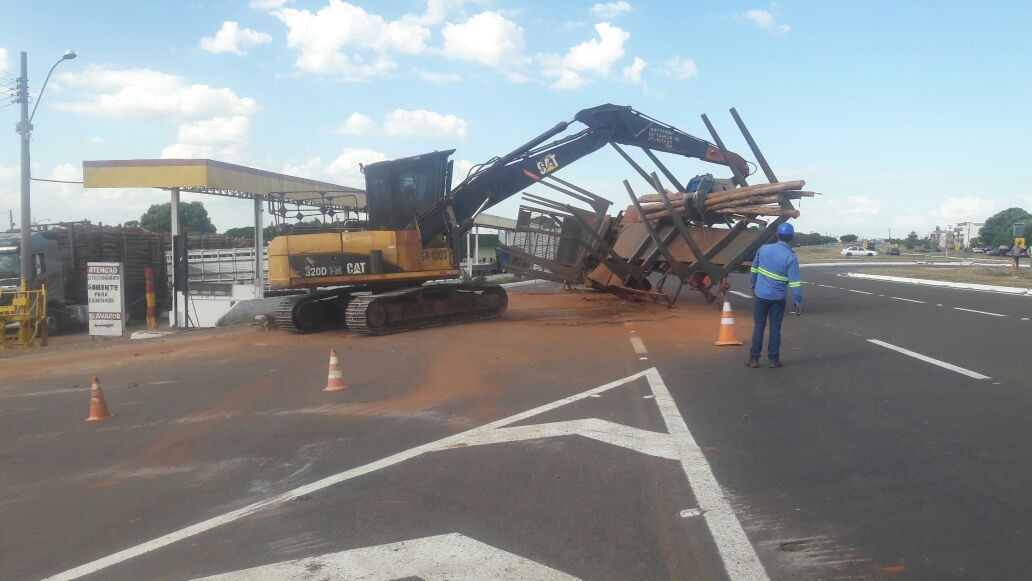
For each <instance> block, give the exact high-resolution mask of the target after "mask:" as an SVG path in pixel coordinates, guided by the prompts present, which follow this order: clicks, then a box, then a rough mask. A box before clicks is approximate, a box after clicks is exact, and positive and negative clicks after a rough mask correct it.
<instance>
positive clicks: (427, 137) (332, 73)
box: [0, 0, 1032, 237]
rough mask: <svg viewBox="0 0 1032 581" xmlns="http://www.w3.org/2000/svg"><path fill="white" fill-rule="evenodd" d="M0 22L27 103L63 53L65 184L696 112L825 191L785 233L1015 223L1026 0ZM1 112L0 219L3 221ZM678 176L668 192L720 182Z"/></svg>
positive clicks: (214, 10)
mask: <svg viewBox="0 0 1032 581" xmlns="http://www.w3.org/2000/svg"><path fill="white" fill-rule="evenodd" d="M4 12H5V15H4V16H5V17H4V19H3V21H2V22H0V85H2V86H4V87H7V86H9V85H11V84H12V81H11V79H13V77H16V76H17V75H18V58H19V56H18V55H19V52H20V51H23V50H24V51H26V52H28V54H29V78H30V89H31V90H32V91H33V92H35V91H38V89H39V85H40V83H41V82H42V79H43V77H44V76H45V74H46V71H47V70H48V69H49V67H50V65H52V64H53V63H54V62H55V61H56V60H57V59H59V58H60V56H61V54H62V53H63V52H64V50H66V49H69V48H71V49H74V50H76V51H77V52H78V54H79V57H78V58H77V59H75V60H73V61H68V62H65V63H63V64H61V65H60V66H59V67H58V69H57V71H56V72H55V74H54V78H53V79H51V82H50V85H49V86H48V87H47V89H46V94H45V95H44V98H43V100H42V102H41V104H40V106H39V111H38V112H37V116H36V119H35V132H34V135H33V146H32V147H33V172H34V176H35V177H47V178H55V179H67V180H75V179H79V178H80V176H81V163H82V161H83V160H90V159H126V158H156V157H211V158H214V159H221V160H226V161H232V162H237V163H242V164H245V165H251V166H255V167H260V168H263V169H268V170H272V171H284V172H287V173H293V174H297V175H304V176H308V177H313V178H318V179H326V180H329V181H333V182H336V183H342V184H344V185H351V186H358V187H361V186H362V182H361V176H360V175H359V174H358V167H357V164H358V163H359V162H372V161H377V160H380V159H389V158H394V157H401V156H407V155H414V154H418V153H422V152H425V151H431V150H435V149H437V150H441V149H452V148H455V149H457V152H456V154H455V159H456V160H457V164H458V165H459V167H468V166H469V165H470V164H472V163H476V162H480V161H484V160H487V159H489V158H491V157H492V156H494V155H499V154H503V153H506V152H508V151H510V150H511V149H513V148H514V147H516V146H518V145H519V144H521V143H523V142H525V141H526V140H527V139H529V138H531V137H533V136H535V135H537V134H538V133H540V132H542V131H544V130H545V129H547V128H549V127H551V126H552V125H554V124H555V123H557V122H558V121H561V120H568V119H570V118H572V116H573V115H574V114H575V113H576V112H577V111H578V110H580V109H582V108H585V107H590V106H594V105H598V104H602V103H616V104H626V105H632V106H634V107H635V108H636V109H638V110H640V111H642V112H644V113H646V114H648V115H650V116H652V117H656V118H658V119H661V120H663V121H665V122H668V123H670V124H673V125H675V126H677V127H679V128H681V129H683V130H685V131H687V132H689V133H692V134H695V135H698V136H700V137H705V138H707V139H708V135H707V133H706V130H705V127H704V126H703V125H702V123H701V121H700V119H699V114H700V113H707V114H708V115H709V116H710V118H711V119H712V120H713V121H714V123H715V124H716V125H717V128H718V130H719V131H720V132H721V134H722V136H723V137H724V139H725V141H726V142H727V144H728V146H729V147H730V148H731V149H733V150H736V151H739V152H740V153H743V154H747V152H748V148H747V146H746V145H745V143H744V142H743V141H742V139H741V138H740V137H739V136H738V135H737V133H736V131H735V129H734V124H733V122H732V121H731V118H730V116H729V115H728V114H727V109H728V108H729V107H732V106H734V107H736V108H737V109H738V111H739V112H740V113H741V114H742V116H743V117H744V119H745V121H746V123H747V124H748V125H749V127H750V129H751V130H752V133H753V135H754V136H755V137H756V139H757V141H758V142H759V144H760V146H761V148H762V149H763V150H764V152H765V154H766V156H767V158H768V160H769V161H770V162H771V164H772V165H773V167H774V169H775V171H776V172H777V174H778V177H779V178H780V179H783V180H785V179H800V178H801V179H805V180H807V189H813V190H816V191H819V192H822V193H824V194H825V196H824V197H822V198H819V199H816V200H805V201H803V204H802V208H801V209H802V217H801V218H800V219H799V220H797V221H796V226H797V228H798V229H801V230H804V231H813V230H816V231H819V232H822V233H831V234H835V235H839V234H845V233H850V232H855V233H858V234H860V235H862V236H871V237H875V236H885V235H887V234H888V233H889V230H890V229H891V231H892V234H893V235H903V234H905V233H906V232H907V231H909V230H911V229H916V230H917V231H918V232H919V233H924V232H927V231H928V230H930V229H931V228H932V227H933V226H935V225H937V224H941V225H944V224H952V223H956V222H959V221H968V220H971V221H981V220H983V219H984V218H986V217H987V216H989V215H990V214H992V213H993V212H995V211H998V210H1000V209H1003V208H1007V207H1010V206H1014V205H1018V206H1023V207H1025V208H1029V209H1032V189H1030V188H1029V186H1028V184H1029V183H1032V179H1030V178H1032V175H1030V174H1032V170H1030V169H1029V164H1027V163H1026V162H1025V159H1024V158H1025V156H1026V149H1027V147H1026V146H1027V142H1028V138H1027V131H1028V127H1029V103H1030V101H1032V99H1030V97H1032V76H1030V75H1029V74H1028V73H1029V69H1030V65H1032V43H1030V42H1029V41H1027V40H1026V35H1027V31H1028V28H1029V25H1030V24H1032V7H1030V6H1029V5H1028V4H1027V3H1023V2H977V3H976V2H949V3H944V2H892V1H868V2H826V1H792V0H786V1H783V2H778V3H765V2H739V1H727V2H648V3H646V2H634V1H631V0H628V1H625V2H603V3H596V2H533V1H522V2H519V1H509V0H482V1H462V0H431V1H429V2H427V1H415V0H412V1H400V2H351V3H349V2H343V1H338V0H295V1H293V2H289V1H288V2H282V1H277V0H251V1H248V0H235V1H205V0H197V1H193V2H156V1H154V2H146V1H140V0H136V1H131V2H130V1H106V2H89V1H77V2H76V1H70V0H55V1H53V2H23V3H8V4H7V5H6V6H5V8H4ZM7 103H8V99H7V95H6V93H5V94H4V95H3V96H2V99H0V117H2V118H3V119H5V120H6V123H5V126H6V127H8V129H9V133H8V134H7V135H8V137H7V138H6V139H0V212H3V214H5V215H6V213H7V210H9V209H10V210H14V213H15V215H16V216H17V213H18V206H17V203H18V163H19V162H18V160H19V148H18V137H17V135H16V134H15V133H14V131H13V125H14V123H15V122H16V121H17V116H18V111H17V107H16V106H6V107H4V106H3V105H6V104H7ZM746 157H750V158H751V155H746ZM671 165H672V166H673V167H675V168H676V169H677V171H678V173H679V174H681V175H684V176H685V181H687V178H688V177H691V176H692V175H695V174H697V173H706V172H713V173H715V174H717V175H720V176H723V175H724V174H725V173H726V172H723V171H721V169H722V168H720V167H719V166H713V165H709V164H704V163H702V162H697V161H681V160H675V161H673V162H672V163H671ZM560 177H563V178H564V179H568V180H570V181H573V182H575V183H578V184H580V185H582V186H584V187H587V188H588V189H591V190H592V191H595V192H597V193H599V194H601V195H604V196H606V197H609V198H610V199H612V200H613V201H614V202H615V207H616V208H622V207H623V206H625V205H626V197H625V196H626V194H625V193H624V192H623V188H622V186H621V183H620V182H621V180H623V179H625V178H626V179H630V178H633V174H632V171H631V170H630V168H629V167H627V166H626V165H624V164H623V163H622V162H621V161H619V158H618V157H617V156H616V154H615V153H612V152H610V151H606V150H603V151H602V152H600V153H598V154H595V155H594V156H590V157H588V158H585V159H583V160H582V161H580V162H579V163H577V164H576V165H574V166H571V167H570V168H567V169H566V170H564V172H563V173H562V174H561V175H560ZM757 179H759V176H757V177H756V178H754V180H757ZM632 182H633V180H632ZM754 183H755V181H754ZM638 187H641V188H642V189H644V185H643V184H640V185H639V186H638ZM545 191H546V192H547V191H548V190H545ZM33 192H34V197H33V200H34V202H33V214H34V216H35V217H36V218H37V219H40V220H71V219H83V218H86V219H91V220H94V221H102V222H105V223H116V222H122V221H125V220H127V219H135V218H138V217H139V215H140V214H141V213H142V212H143V211H144V210H145V209H146V208H147V206H148V205H150V204H151V203H155V202H161V201H166V195H165V194H164V193H162V192H158V191H120V190H89V191H83V190H82V189H81V188H80V187H76V186H57V185H44V184H40V183H34V185H33ZM539 193H540V192H539ZM549 195H551V194H549ZM204 201H205V205H206V206H207V207H209V210H210V213H211V214H212V218H213V220H214V221H215V223H216V225H217V226H218V227H219V228H220V229H224V228H228V227H232V226H239V225H245V224H247V223H248V222H249V220H250V208H249V206H248V204H247V203H246V202H242V201H238V200H229V199H216V198H205V199H204ZM518 204H519V201H518V197H515V196H514V197H513V198H511V199H510V200H508V201H507V202H505V203H503V204H501V205H499V206H497V207H495V208H494V209H492V210H490V211H491V212H492V213H497V214H503V215H514V214H515V211H516V208H517V206H518ZM0 223H3V224H5V225H6V217H4V219H3V220H2V221H0Z"/></svg>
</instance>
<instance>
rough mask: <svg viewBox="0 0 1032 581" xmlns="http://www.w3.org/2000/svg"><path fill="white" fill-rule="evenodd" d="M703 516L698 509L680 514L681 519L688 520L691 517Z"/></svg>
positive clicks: (691, 509) (687, 509)
mask: <svg viewBox="0 0 1032 581" xmlns="http://www.w3.org/2000/svg"><path fill="white" fill-rule="evenodd" d="M701 514H702V511H700V510H699V509H697V508H686V509H684V510H682V511H681V512H680V515H681V518H688V517H690V516H699V515H701Z"/></svg>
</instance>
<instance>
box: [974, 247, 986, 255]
mask: <svg viewBox="0 0 1032 581" xmlns="http://www.w3.org/2000/svg"><path fill="white" fill-rule="evenodd" d="M971 252H974V253H975V254H982V253H984V252H985V250H982V249H981V248H972V249H971Z"/></svg>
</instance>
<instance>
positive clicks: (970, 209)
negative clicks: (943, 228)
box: [938, 196, 999, 222]
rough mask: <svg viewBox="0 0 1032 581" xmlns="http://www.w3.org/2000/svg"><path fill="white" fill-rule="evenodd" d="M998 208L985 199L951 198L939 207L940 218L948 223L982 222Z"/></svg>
mask: <svg viewBox="0 0 1032 581" xmlns="http://www.w3.org/2000/svg"><path fill="white" fill-rule="evenodd" d="M998 207H999V204H997V203H993V202H992V201H990V200H987V199H985V198H977V197H958V196H951V197H949V198H946V200H945V201H944V202H943V203H942V204H940V205H939V210H938V217H939V218H940V219H942V220H944V221H946V222H981V221H982V220H985V219H986V218H987V217H988V216H991V215H992V214H993V213H994V211H995V210H996V209H997V208H998Z"/></svg>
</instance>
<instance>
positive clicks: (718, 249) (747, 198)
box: [501, 108, 815, 305]
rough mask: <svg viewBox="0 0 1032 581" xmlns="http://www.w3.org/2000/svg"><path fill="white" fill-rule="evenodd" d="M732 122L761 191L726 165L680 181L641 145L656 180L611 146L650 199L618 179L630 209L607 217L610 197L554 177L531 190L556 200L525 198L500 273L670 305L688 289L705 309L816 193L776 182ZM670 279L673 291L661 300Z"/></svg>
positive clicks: (749, 138) (735, 114)
mask: <svg viewBox="0 0 1032 581" xmlns="http://www.w3.org/2000/svg"><path fill="white" fill-rule="evenodd" d="M731 115H732V117H733V118H734V120H735V123H736V124H737V126H738V128H739V130H740V131H741V133H742V136H743V137H744V138H745V141H746V142H747V143H748V145H749V148H750V149H751V150H752V153H753V155H754V156H755V158H756V164H757V165H758V166H759V168H760V169H761V170H762V171H763V174H764V176H765V177H766V178H767V181H768V183H767V184H760V185H753V186H750V185H749V184H748V182H747V181H746V180H747V178H748V177H749V176H748V175H746V174H745V172H744V171H743V170H742V167H741V166H740V165H739V164H733V163H732V164H727V167H729V168H730V170H731V172H732V177H731V178H726V179H720V178H714V177H713V176H712V175H710V174H706V175H702V176H696V177H695V178H693V179H692V180H690V181H689V182H688V183H687V184H682V182H681V181H679V180H678V179H677V178H676V177H675V176H674V174H673V173H672V172H671V171H670V169H669V168H668V167H667V166H666V165H664V164H663V162H662V161H661V160H660V158H659V157H658V156H657V155H656V154H655V152H654V151H653V148H651V147H648V146H646V145H639V146H638V147H639V148H640V149H641V150H642V151H643V152H644V154H645V155H646V156H647V157H648V159H649V160H650V161H651V162H652V163H653V164H654V165H655V166H656V169H657V170H658V173H657V172H655V171H653V172H649V171H648V170H646V169H645V168H644V167H642V165H641V164H639V163H638V162H637V161H635V160H634V159H633V158H632V157H631V156H630V155H628V153H627V152H626V151H625V150H624V149H623V148H622V147H621V146H620V144H618V143H615V142H612V141H611V142H610V143H609V145H610V146H612V147H613V148H614V149H615V150H616V151H617V152H618V153H619V154H620V156H621V157H622V158H623V159H624V160H625V161H626V162H627V163H628V165H629V166H630V167H631V168H632V169H633V170H634V172H635V173H636V174H638V176H639V177H640V178H642V179H643V180H644V182H645V184H646V187H647V188H649V189H651V190H652V191H653V192H654V193H650V194H645V195H640V196H639V195H638V194H637V193H636V192H635V191H634V189H633V187H632V185H631V183H630V182H629V181H628V180H624V181H623V187H624V189H625V190H626V192H627V195H628V196H629V198H630V202H631V204H630V205H629V206H627V208H626V209H625V210H624V211H622V212H619V213H616V214H615V215H614V214H611V213H610V208H611V206H612V202H610V201H609V200H607V199H605V198H603V197H601V196H599V195H597V194H595V193H592V192H590V191H588V190H586V189H584V188H581V187H579V186H577V185H574V184H572V183H569V182H567V181H564V180H562V179H560V178H558V177H556V176H555V175H544V176H542V177H541V179H540V180H539V181H538V183H541V184H542V185H544V186H547V187H549V188H551V189H552V190H554V191H556V192H558V193H560V194H562V197H561V198H556V199H552V198H545V197H542V196H537V195H533V194H526V193H525V194H524V195H523V200H524V201H525V202H527V203H526V204H525V205H522V206H521V207H520V210H519V216H518V218H517V228H516V235H515V237H514V243H513V244H512V245H509V246H503V247H502V249H501V251H502V252H503V253H505V254H507V255H508V260H509V262H508V266H507V270H508V271H509V272H512V273H515V274H519V275H523V276H529V277H533V278H540V279H545V280H552V281H556V282H562V283H564V284H566V285H568V286H573V285H584V286H589V287H592V288H596V289H599V290H604V291H608V292H612V293H614V294H617V295H619V296H623V297H627V298H633V299H638V298H651V299H655V300H660V301H664V302H666V303H667V304H671V305H672V304H674V303H675V302H676V301H677V299H678V297H679V296H680V295H681V291H682V290H683V289H684V287H685V286H687V287H689V288H691V289H695V290H697V291H699V292H700V293H702V295H703V296H704V297H705V298H706V301H707V302H712V301H713V300H714V298H715V297H714V295H713V293H712V292H711V289H713V288H714V287H717V288H718V290H719V291H721V292H724V291H726V290H727V289H728V282H727V280H728V278H727V277H728V275H729V274H730V273H732V272H735V271H747V270H748V269H749V267H750V266H751V261H752V258H753V256H754V255H755V253H756V251H757V250H758V249H759V247H760V246H762V245H763V244H765V243H767V242H769V241H771V240H772V239H773V238H774V236H775V231H776V230H777V227H778V225H779V224H781V223H783V222H785V221H786V220H788V219H790V218H797V217H798V216H799V211H798V210H797V209H796V208H795V206H794V205H793V204H792V200H798V199H800V198H803V197H809V196H813V195H815V194H814V193H813V192H807V191H802V187H803V186H804V185H805V182H803V181H802V180H799V181H793V182H779V181H778V179H777V177H776V176H775V174H774V172H773V170H772V169H771V167H770V165H769V164H768V163H767V160H766V158H765V157H764V156H763V153H762V152H761V151H760V149H759V147H758V146H757V145H756V142H755V140H754V139H753V137H752V135H751V134H750V133H749V130H748V128H746V126H745V123H744V122H743V121H742V119H741V117H740V116H739V115H738V112H737V111H735V109H733V108H732V109H731ZM702 119H703V122H704V123H705V125H706V127H707V129H708V130H709V132H710V135H711V136H712V137H713V141H714V143H715V144H716V148H717V149H718V150H719V152H720V154H721V156H722V158H723V159H731V158H732V156H733V155H734V154H732V153H731V152H729V151H728V150H727V149H726V148H725V147H724V143H723V140H722V139H721V138H720V136H719V135H718V134H717V132H716V130H715V129H714V127H713V124H712V123H710V120H709V119H708V118H707V117H706V116H705V115H703V116H702ZM660 174H662V176H663V177H662V178H661V177H660ZM663 178H665V180H666V182H665V183H664V180H663ZM657 277H658V280H657ZM670 279H673V280H674V281H675V282H676V283H677V285H678V286H677V288H676V290H674V291H673V292H670V293H667V292H664V286H665V285H666V284H667V282H668V281H669V280H670Z"/></svg>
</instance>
